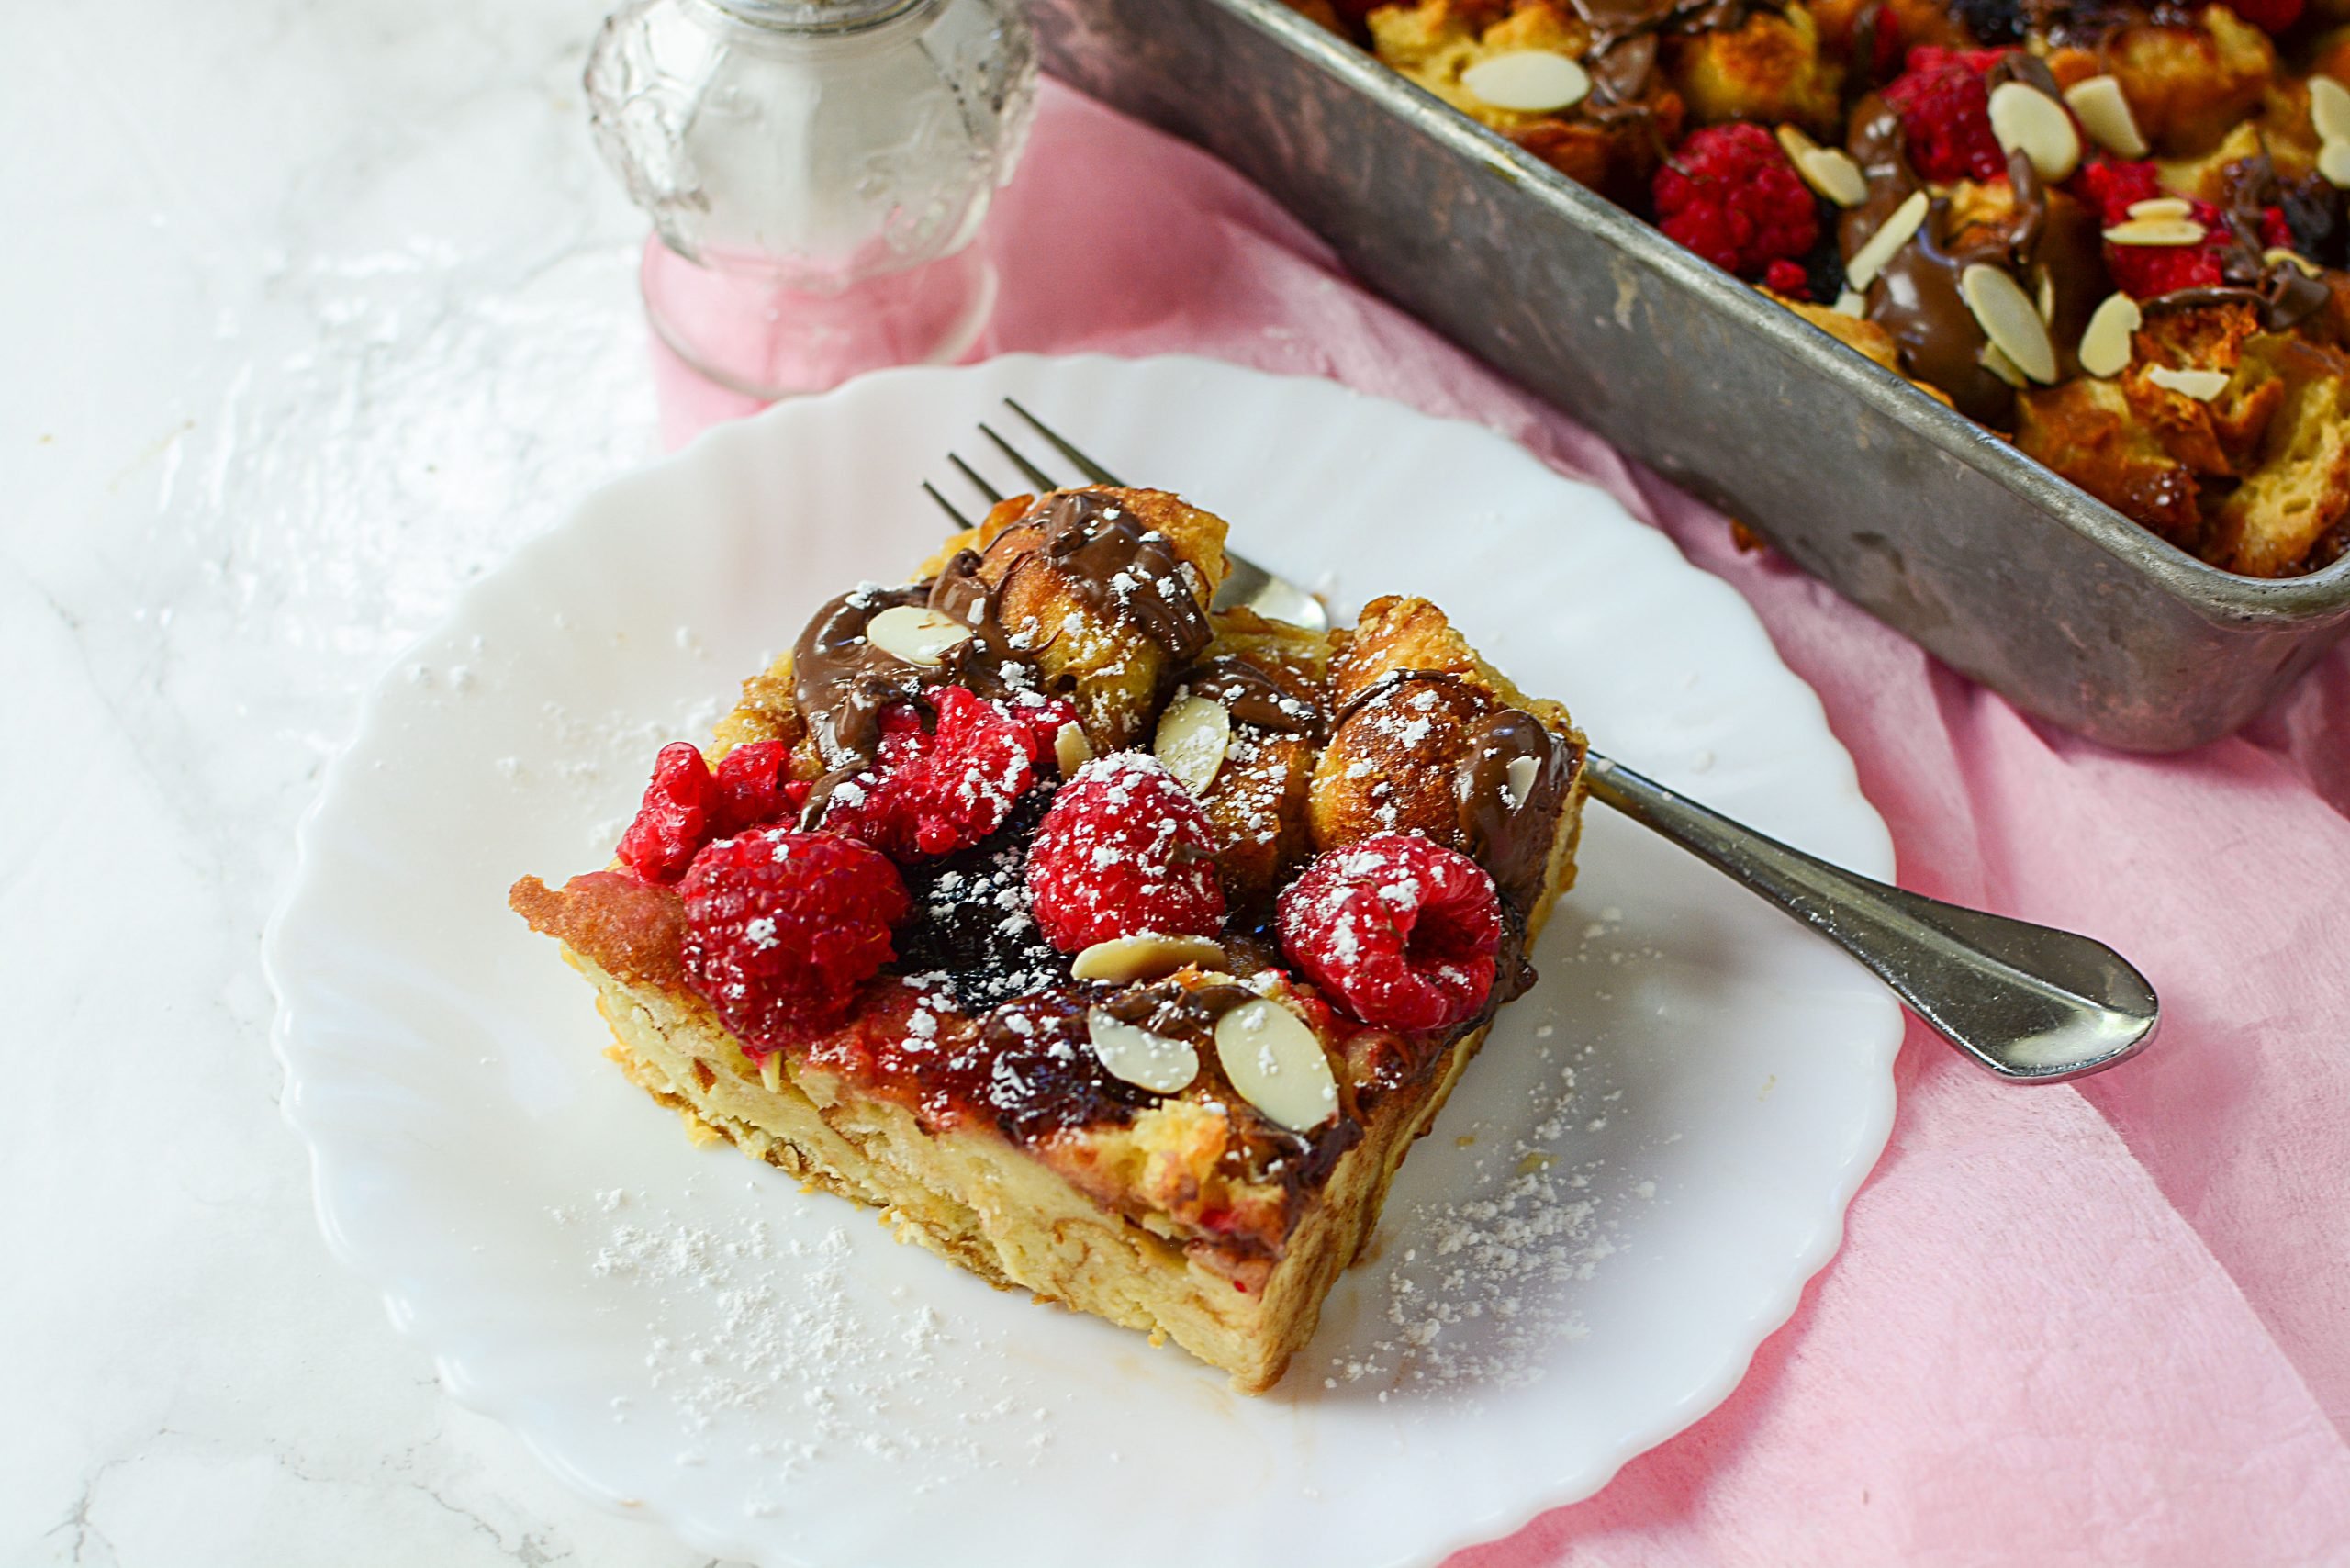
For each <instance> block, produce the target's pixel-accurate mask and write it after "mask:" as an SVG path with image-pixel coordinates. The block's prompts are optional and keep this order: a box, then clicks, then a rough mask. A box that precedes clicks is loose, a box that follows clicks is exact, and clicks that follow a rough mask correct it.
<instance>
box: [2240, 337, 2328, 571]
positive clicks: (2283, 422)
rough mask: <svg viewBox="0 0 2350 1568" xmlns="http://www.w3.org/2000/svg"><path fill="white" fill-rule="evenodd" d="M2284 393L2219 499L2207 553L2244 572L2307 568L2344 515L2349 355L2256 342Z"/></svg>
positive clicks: (2254, 353)
mask: <svg viewBox="0 0 2350 1568" xmlns="http://www.w3.org/2000/svg"><path fill="white" fill-rule="evenodd" d="M2248 357H2249V358H2252V359H2255V360H2256V361H2259V362H2262V363H2265V364H2266V367H2267V369H2268V370H2269V371H2270V373H2271V374H2272V375H2273V376H2274V377H2275V379H2274V381H2273V382H2272V383H2271V385H2273V386H2281V387H2282V388H2283V395H2282V398H2281V402H2280V406H2278V407H2277V409H2276V412H2275V415H2274V417H2273V418H2271V419H2270V420H2268V421H2267V428H2266V436H2265V440H2264V442H2263V445H2262V451H2261V454H2260V461H2259V465H2258V466H2257V467H2255V469H2253V471H2252V473H2251V474H2250V475H2249V476H2247V477H2246V478H2245V479H2244V483H2243V484H2242V485H2240V486H2238V487H2236V489H2235V491H2234V493H2233V494H2232V495H2231V496H2229V497H2228V498H2227V499H2226V501H2224V502H2223V503H2221V507H2220V510H2219V512H2218V514H2217V515H2216V516H2215V517H2214V518H2213V519H2212V522H2211V531H2210V538H2209V540H2208V541H2207V543H2206V549H2207V553H2208V554H2209V556H2210V559H2211V560H2212V561H2214V562H2215V563H2216V564H2218V565H2220V566H2225V567H2227V568H2228V569H2229V570H2230V571H2233V572H2243V573H2244V574H2246V575H2247V576H2250V577H2286V576H2289V575H2291V574H2293V573H2295V572H2300V571H2305V570H2308V569H2311V566H2312V564H2313V563H2311V559H2310V557H2311V552H2312V551H2313V549H2314V548H2315V547H2316V546H2317V545H2318V543H2320V541H2322V540H2323V539H2325V538H2326V537H2327V536H2329V535H2331V534H2333V533H2334V532H2336V531H2337V530H2339V529H2340V527H2341V526H2342V524H2343V521H2344V519H2345V517H2350V355H2345V354H2344V353H2342V352H2341V351H2340V350H2337V349H2329V348H2322V347H2320V346H2318V345H2316V344H2312V343H2307V342H2300V341H2299V340H2296V339H2293V338H2290V337H2286V336H2282V335H2278V334H2268V335H2266V336H2265V337H2264V338H2263V339H2262V340H2261V341H2260V342H2255V344H2254V345H2253V346H2252V349H2251V351H2250V353H2249V354H2248Z"/></svg>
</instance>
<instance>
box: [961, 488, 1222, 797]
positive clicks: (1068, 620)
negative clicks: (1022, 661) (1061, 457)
mask: <svg viewBox="0 0 2350 1568" xmlns="http://www.w3.org/2000/svg"><path fill="white" fill-rule="evenodd" d="M1088 488H1089V489H1091V490H1093V491H1094V492H1095V493H1097V494H1101V495H1104V496H1109V497H1112V498H1115V499H1116V500H1117V502H1118V503H1119V504H1120V505H1121V506H1122V507H1124V508H1125V510H1127V511H1128V512H1130V513H1132V514H1133V515H1134V516H1135V517H1136V519H1137V520H1139V521H1141V522H1143V523H1144V524H1145V525H1146V526H1147V527H1149V528H1152V529H1155V530H1157V531H1158V532H1159V533H1161V534H1164V535H1165V536H1166V538H1167V540H1168V543H1169V545H1170V546H1171V547H1172V548H1173V550H1174V553H1175V554H1176V557H1177V558H1178V560H1179V561H1181V564H1182V566H1184V567H1185V568H1187V576H1188V577H1189V579H1190V580H1189V582H1188V584H1187V586H1188V587H1189V588H1190V589H1191V592H1192V599H1193V600H1194V602H1196V603H1197V604H1198V605H1199V606H1200V608H1201V610H1202V611H1203V613H1204V612H1205V610H1206V608H1207V605H1208V601H1209V600H1210V599H1214V597H1215V589H1216V585H1217V584H1219V583H1221V582H1222V581H1224V577H1225V570H1226V568H1225V560H1224V531H1225V525H1224V521H1223V520H1222V519H1221V518H1218V517H1216V516H1215V515H1214V514H1213V513H1211V512H1204V511H1202V510H1199V509H1198V508H1197V507H1194V506H1192V505H1191V504H1189V503H1188V502H1186V501H1184V500H1183V499H1182V498H1181V497H1178V496H1175V495H1173V494H1170V493H1169V492H1168V491H1165V490H1136V489H1117V488H1113V487H1106V486H1100V487H1088ZM1056 493H1058V492H1056ZM1049 499H1050V497H1028V496H1015V497H1013V498H1009V499H1007V500H1005V501H1002V502H1001V503H999V504H998V505H997V506H996V507H995V508H994V509H993V510H990V512H989V513H988V515H987V517H986V518H985V519H983V520H982V521H980V523H979V527H977V528H975V529H971V530H968V531H967V532H963V533H958V534H957V535H955V536H954V537H952V538H950V539H949V540H948V541H947V542H946V546H945V547H944V548H943V549H942V550H941V551H940V552H939V554H936V555H934V556H933V557H932V558H931V560H930V561H929V562H928V563H926V564H925V565H924V566H923V573H924V575H935V574H936V573H937V572H939V571H940V570H942V569H944V567H945V566H946V563H947V562H948V561H950V560H951V559H953V557H954V556H955V555H956V554H957V552H959V551H962V550H967V549H969V550H977V551H978V552H979V555H980V565H979V577H980V578H981V579H982V580H983V581H985V582H986V583H987V584H988V585H989V586H990V587H991V588H993V587H1001V588H1002V596H1001V598H1002V619H1003V627H1004V631H1005V633H1007V634H1008V635H1009V636H1010V637H1011V639H1012V643H1013V646H1014V647H1015V648H1019V649H1021V650H1022V651H1024V653H1026V654H1027V655H1029V656H1030V657H1031V658H1033V659H1034V660H1035V665H1036V669H1037V673H1038V674H1039V675H1040V676H1041V677H1043V678H1044V683H1045V686H1046V689H1048V690H1055V691H1067V692H1068V693H1069V700H1071V701H1072V702H1074V703H1075V704H1076V705H1077V717H1078V722H1079V724H1080V726H1082V727H1083V729H1084V731H1085V737H1086V739H1087V740H1088V741H1090V742H1091V743H1092V745H1093V748H1094V749H1095V750H1096V751H1115V750H1117V749H1119V748H1120V747H1123V746H1127V745H1133V744H1134V742H1135V739H1136V736H1137V735H1138V734H1140V732H1141V729H1142V726H1143V723H1144V722H1145V721H1146V720H1147V718H1148V717H1149V715H1150V714H1151V712H1152V711H1153V710H1154V709H1155V707H1156V706H1157V702H1158V696H1159V694H1160V692H1161V690H1162V689H1163V683H1164V682H1165V681H1167V680H1168V679H1169V678H1171V677H1172V676H1173V674H1174V671H1173V669H1172V668H1171V667H1170V665H1169V658H1168V655H1167V651H1166V650H1165V649H1164V648H1162V647H1160V646H1159V645H1158V644H1157V643H1156V642H1154V641H1152V640H1151V639H1150V638H1149V637H1148V636H1147V635H1145V634H1144V633H1143V632H1142V630H1141V629H1140V628H1138V627H1136V626H1135V625H1133V624H1131V623H1130V622H1128V621H1127V620H1125V618H1122V617H1119V616H1115V615H1112V614H1109V613H1106V612H1104V611H1103V610H1101V609H1099V608H1097V607H1096V606H1094V605H1093V604H1092V603H1091V601H1090V600H1089V599H1087V598H1086V597H1085V595H1084V594H1083V593H1081V592H1080V591H1079V587H1078V585H1077V583H1076V582H1075V580H1074V577H1073V575H1072V574H1071V573H1070V572H1069V569H1068V568H1066V567H1065V566H1061V565H1060V564H1059V563H1057V562H1056V561H1054V560H1053V559H1052V558H1051V557H1049V556H1048V555H1046V554H1045V553H1044V551H1043V548H1042V546H1043V543H1044V529H1043V527H1042V525H1041V524H1040V523H1038V522H1036V521H1033V520H1032V519H1031V517H1030V515H1029V514H1030V513H1031V511H1032V510H1035V507H1037V506H1038V505H1039V504H1041V503H1042V502H1043V501H1046V500H1049Z"/></svg>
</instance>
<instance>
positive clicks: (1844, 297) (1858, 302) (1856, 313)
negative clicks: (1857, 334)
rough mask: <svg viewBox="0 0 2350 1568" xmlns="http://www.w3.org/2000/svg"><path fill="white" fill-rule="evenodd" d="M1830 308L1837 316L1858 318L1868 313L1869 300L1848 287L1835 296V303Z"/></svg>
mask: <svg viewBox="0 0 2350 1568" xmlns="http://www.w3.org/2000/svg"><path fill="white" fill-rule="evenodd" d="M1831 308H1833V309H1834V310H1835V312H1836V314H1838V315H1839V316H1852V317H1855V318H1858V317H1862V316H1865V315H1867V314H1868V313H1869V302H1868V300H1867V299H1865V298H1864V297H1862V296H1861V295H1860V294H1859V293H1858V292H1856V291H1855V290H1852V289H1849V288H1848V289H1846V290H1845V291H1844V292H1843V293H1841V294H1840V295H1838V296H1837V297H1836V303H1835V305H1834V306H1833V307H1831Z"/></svg>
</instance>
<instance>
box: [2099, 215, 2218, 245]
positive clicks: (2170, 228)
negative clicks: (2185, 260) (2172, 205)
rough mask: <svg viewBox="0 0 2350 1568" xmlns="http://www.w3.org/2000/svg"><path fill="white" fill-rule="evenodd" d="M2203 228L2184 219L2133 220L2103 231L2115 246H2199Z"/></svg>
mask: <svg viewBox="0 0 2350 1568" xmlns="http://www.w3.org/2000/svg"><path fill="white" fill-rule="evenodd" d="M2203 233H2204V230H2203V226H2202V225H2201V224H2199V223H2197V222H2195V221H2194V220H2193V219H2191V218H2132V219H2130V221H2129V222H2127V223H2117V224H2115V225H2114V226H2113V227H2112V228H2110V229H2109V230H2106V231H2105V238H2106V240H2107V241H2108V242H2109V243H2111V244H2115V245H2199V244H2201V243H2202V242H2203Z"/></svg>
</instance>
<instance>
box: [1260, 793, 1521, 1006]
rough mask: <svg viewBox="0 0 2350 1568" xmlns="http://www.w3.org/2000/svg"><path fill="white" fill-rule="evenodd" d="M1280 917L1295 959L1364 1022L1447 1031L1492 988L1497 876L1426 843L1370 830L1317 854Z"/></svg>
mask: <svg viewBox="0 0 2350 1568" xmlns="http://www.w3.org/2000/svg"><path fill="white" fill-rule="evenodd" d="M1278 916H1279V923H1280V929H1281V951H1282V952H1284V953H1286V954H1288V955H1289V959H1290V962H1292V963H1293V964H1295V965H1296V966H1297V967H1298V969H1299V970H1300V971H1301V972H1303V973H1304V975H1305V977H1306V978H1307V979H1309V980H1313V981H1314V983H1315V984H1316V985H1318V986H1320V987H1321V988H1322V989H1323V990H1325V991H1328V992H1329V993H1330V994H1331V995H1333V996H1335V997H1337V999H1338V1001H1339V1002H1340V1003H1341V1004H1342V1005H1344V1006H1345V1008H1346V1009H1347V1011H1348V1012H1349V1013H1352V1014H1354V1015H1355V1016H1356V1017H1358V1018H1360V1019H1361V1020H1362V1021H1363V1022H1364V1023H1366V1024H1371V1025H1378V1026H1380V1027H1382V1028H1388V1029H1444V1028H1449V1027H1450V1026H1452V1025H1455V1024H1460V1023H1464V1022H1466V1021H1467V1020H1468V1019H1471V1018H1473V1017H1474V1016H1476V1014H1477V1010H1478V1009H1479V1008H1481V1007H1483V1006H1484V1005H1485V998H1486V996H1487V994H1488V993H1490V992H1491V991H1493V989H1494V969H1495V958H1494V954H1495V951H1496V949H1498V948H1499V946H1501V939H1502V914H1501V897H1500V895H1499V894H1498V893H1497V892H1496V891H1495V890H1494V879H1493V878H1492V877H1490V876H1488V875H1487V874H1486V872H1485V868H1483V867H1482V866H1480V865H1478V864H1477V863H1476V862H1475V861H1474V860H1472V859H1470V858H1469V857H1467V856H1466V855H1463V854H1461V853H1460V851H1459V850H1457V849H1447V848H1446V847H1445V846H1443V845H1440V844H1437V843H1434V842H1432V841H1430V840H1428V839H1425V838H1416V837H1412V836H1410V835H1408V834H1394V833H1384V834H1373V835H1372V836H1371V837H1369V838H1364V839H1359V840H1357V841H1356V842H1355V843H1353V844H1350V845H1348V846H1346V847H1344V848H1342V849H1333V850H1330V851H1328V852H1327V853H1326V854H1324V855H1321V856H1318V857H1315V861H1314V863H1313V864H1312V865H1310V866H1308V867H1306V868H1305V873H1304V875H1303V876H1301V877H1299V878H1298V879H1297V880H1296V881H1294V882H1292V883H1291V884H1290V886H1289V890H1287V891H1286V892H1284V893H1282V894H1281V902H1280V905H1279V909H1278Z"/></svg>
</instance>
